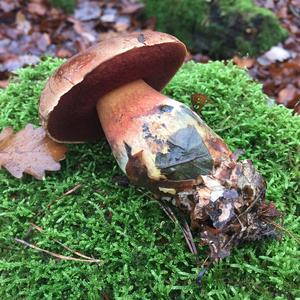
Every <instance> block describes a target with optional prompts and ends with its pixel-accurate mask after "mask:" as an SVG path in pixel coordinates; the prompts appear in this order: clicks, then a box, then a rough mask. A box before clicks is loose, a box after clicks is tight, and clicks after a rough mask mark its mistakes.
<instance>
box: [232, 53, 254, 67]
mask: <svg viewBox="0 0 300 300" xmlns="http://www.w3.org/2000/svg"><path fill="white" fill-rule="evenodd" d="M233 62H234V63H235V64H236V65H237V66H238V67H239V68H242V69H243V68H247V69H250V68H252V67H253V66H254V63H255V59H254V58H251V57H239V56H234V57H233Z"/></svg>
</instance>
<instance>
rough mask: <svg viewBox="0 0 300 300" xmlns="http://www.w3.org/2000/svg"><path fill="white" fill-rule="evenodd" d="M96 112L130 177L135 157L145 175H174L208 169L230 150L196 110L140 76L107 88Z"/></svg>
mask: <svg viewBox="0 0 300 300" xmlns="http://www.w3.org/2000/svg"><path fill="white" fill-rule="evenodd" d="M97 112H98V116H99V119H100V122H101V125H102V128H103V130H104V133H105V135H106V138H107V140H108V142H109V144H110V146H111V148H112V151H113V154H114V156H115V158H116V160H117V162H118V164H119V165H120V167H121V169H122V170H123V171H124V172H125V173H126V174H127V175H128V177H129V179H131V178H130V174H128V173H129V172H128V168H129V165H130V163H131V165H132V163H133V161H135V163H134V167H136V165H137V161H136V159H137V157H138V164H139V167H140V168H144V169H145V171H146V173H147V179H150V180H154V181H162V180H173V181H174V180H175V181H177V180H191V179H196V178H198V177H199V176H200V175H206V174H210V173H211V172H212V169H213V167H214V163H215V162H217V161H219V160H220V158H221V157H222V156H224V155H225V156H226V157H228V155H230V153H231V152H230V151H229V150H228V148H227V146H226V144H225V143H224V142H223V141H222V139H220V138H219V137H218V136H217V135H216V134H215V133H214V132H213V131H212V130H211V129H210V128H209V127H208V126H207V125H205V123H204V122H203V121H202V120H201V119H200V117H199V116H198V115H197V114H195V113H194V112H193V111H191V110H190V109H189V108H188V107H187V106H185V105H184V104H182V103H180V102H177V101H175V100H172V99H170V98H168V97H166V96H164V95H162V94H161V93H159V92H158V91H156V90H155V89H153V88H152V87H150V86H149V85H148V84H147V83H145V82H144V81H143V80H137V81H134V82H131V83H128V84H126V85H123V86H121V87H119V88H117V89H115V90H113V91H111V92H109V93H107V94H106V95H105V96H103V97H102V98H101V99H100V100H99V101H98V103H97ZM212 141H213V142H214V143H215V145H214V146H215V147H211V142H212ZM208 148H209V150H208ZM210 148H212V149H210ZM214 149H215V150H214ZM139 185H142V186H145V185H146V183H143V182H139ZM168 192H170V193H172V191H171V190H169V191H168Z"/></svg>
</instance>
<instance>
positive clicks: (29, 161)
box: [0, 124, 67, 179]
mask: <svg viewBox="0 0 300 300" xmlns="http://www.w3.org/2000/svg"><path fill="white" fill-rule="evenodd" d="M66 152H67V148H66V146H65V145H62V144H59V143H56V142H54V141H53V140H51V139H50V138H49V137H48V136H47V135H46V132H45V130H44V129H43V128H41V127H39V128H36V129H35V128H34V127H33V125H32V124H27V125H26V127H25V128H24V129H22V130H21V131H19V132H18V133H16V134H14V132H13V129H12V128H11V127H7V128H4V129H3V130H2V132H1V133H0V167H1V166H2V167H4V168H5V169H6V170H7V171H8V172H9V173H10V174H11V175H12V176H14V177H16V178H21V177H22V176H23V173H27V174H30V175H32V176H33V177H35V178H36V179H43V178H44V177H45V171H58V170H60V163H59V161H61V160H63V159H64V158H65V153H66Z"/></svg>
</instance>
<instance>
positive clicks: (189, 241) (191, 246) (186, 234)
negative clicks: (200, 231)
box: [159, 201, 198, 255]
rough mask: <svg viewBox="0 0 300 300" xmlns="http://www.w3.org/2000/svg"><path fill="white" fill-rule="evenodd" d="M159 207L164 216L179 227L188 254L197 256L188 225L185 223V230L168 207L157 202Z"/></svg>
mask: <svg viewBox="0 0 300 300" xmlns="http://www.w3.org/2000/svg"><path fill="white" fill-rule="evenodd" d="M159 205H160V207H161V208H162V209H163V211H164V212H165V213H166V215H167V216H168V217H169V218H170V219H171V220H172V221H173V222H174V224H176V225H179V227H180V228H181V230H182V232H183V236H184V238H185V241H186V243H187V245H188V248H189V250H190V252H191V253H192V254H195V255H197V254H198V252H197V249H196V246H195V243H194V240H193V236H192V233H191V231H190V228H189V226H188V224H187V223H186V220H185V219H184V221H185V228H184V227H183V226H182V225H181V224H180V223H179V221H178V219H177V218H176V216H175V214H174V213H173V211H172V209H171V208H170V207H169V206H168V205H165V204H164V203H163V202H161V201H159Z"/></svg>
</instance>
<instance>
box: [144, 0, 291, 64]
mask: <svg viewBox="0 0 300 300" xmlns="http://www.w3.org/2000/svg"><path fill="white" fill-rule="evenodd" d="M143 1H144V2H145V3H146V6H145V13H146V15H147V16H148V17H151V16H155V19H156V24H157V30H159V31H163V32H168V33H171V34H173V35H175V36H177V37H178V38H179V39H181V40H182V41H183V42H184V43H186V44H187V45H188V47H189V49H192V50H193V51H196V52H201V53H205V54H208V55H209V56H210V57H215V58H224V57H232V56H233V55H235V54H236V55H240V56H241V55H257V54H259V53H262V52H264V51H267V50H269V49H270V48H271V47H272V46H274V45H275V44H277V43H278V42H280V41H282V40H283V39H284V38H286V37H287V32H286V31H285V30H284V29H283V28H282V27H281V25H280V24H279V21H278V20H277V19H276V16H275V15H274V14H273V13H272V12H271V11H270V10H267V9H265V8H262V7H258V6H256V5H254V1H253V0H214V1H207V0H178V1H174V0H164V1H161V0H143Z"/></svg>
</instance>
